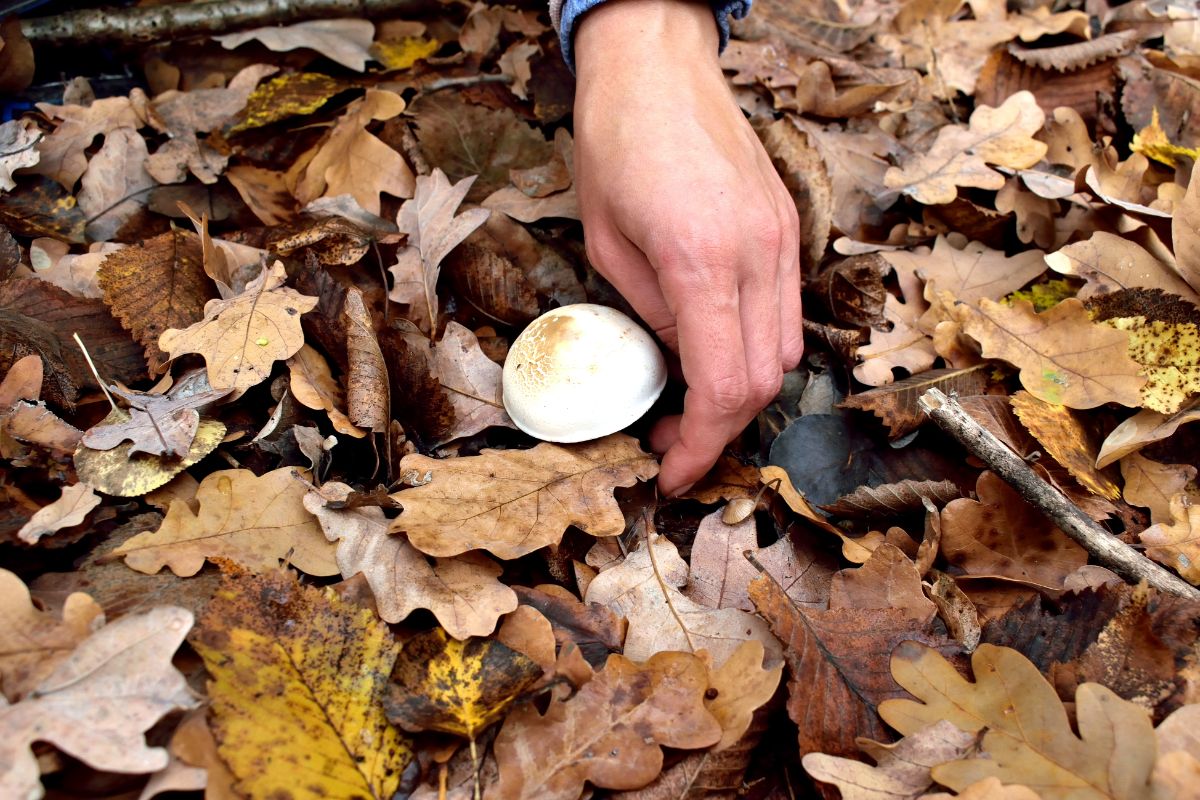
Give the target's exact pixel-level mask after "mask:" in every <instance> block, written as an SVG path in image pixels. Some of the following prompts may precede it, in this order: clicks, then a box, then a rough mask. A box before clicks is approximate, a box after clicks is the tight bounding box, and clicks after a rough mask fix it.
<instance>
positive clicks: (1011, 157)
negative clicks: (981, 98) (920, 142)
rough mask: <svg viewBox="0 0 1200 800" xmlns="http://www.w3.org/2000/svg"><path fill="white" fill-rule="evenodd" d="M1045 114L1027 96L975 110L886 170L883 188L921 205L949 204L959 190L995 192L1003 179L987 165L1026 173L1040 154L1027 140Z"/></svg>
mask: <svg viewBox="0 0 1200 800" xmlns="http://www.w3.org/2000/svg"><path fill="white" fill-rule="evenodd" d="M1045 121H1046V115H1045V114H1044V113H1043V112H1042V109H1041V108H1040V107H1039V106H1038V104H1037V100H1035V99H1034V97H1033V95H1032V94H1031V93H1030V92H1027V91H1020V92H1017V93H1016V94H1013V95H1011V96H1010V97H1009V98H1008V99H1007V100H1005V101H1004V103H1002V104H1001V105H1000V106H999V107H998V108H992V107H991V106H982V105H981V106H979V107H978V108H976V109H975V111H974V112H973V113H972V114H971V119H970V121H969V124H968V125H947V126H945V127H944V128H942V129H941V130H939V131H938V134H937V138H936V139H935V140H934V142H933V145H932V146H931V147H930V148H929V149H928V150H927V151H925V152H921V153H919V154H916V155H915V156H913V157H912V158H909V159H908V160H907V161H906V163H905V164H904V166H903V167H892V168H890V169H889V170H888V171H887V174H886V175H885V176H884V184H885V185H886V186H887V187H888V188H890V189H899V190H900V191H901V192H903V193H904V194H906V195H908V196H910V197H912V198H914V199H916V200H917V201H919V202H921V203H924V204H925V205H939V204H942V203H950V202H953V201H954V198H955V197H957V196H958V188H957V187H959V186H964V187H974V188H977V189H991V190H993V191H997V190H999V189H1002V188H1004V176H1003V175H1002V174H1000V173H999V172H997V171H996V170H994V169H992V168H991V167H990V166H988V165H989V164H990V165H994V166H999V167H1009V168H1011V169H1028V168H1029V167H1032V166H1033V165H1035V164H1037V163H1038V161H1040V160H1041V159H1042V156H1044V155H1045V154H1046V145H1045V143H1043V142H1039V141H1038V140H1036V139H1034V138H1033V136H1034V134H1036V133H1037V132H1038V131H1040V130H1041V128H1042V123H1044V122H1045Z"/></svg>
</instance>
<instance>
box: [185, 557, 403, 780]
mask: <svg viewBox="0 0 1200 800" xmlns="http://www.w3.org/2000/svg"><path fill="white" fill-rule="evenodd" d="M191 642H192V645H193V646H194V647H195V648H196V650H197V652H199V653H200V655H201V657H202V658H203V659H204V665H205V667H206V668H207V669H208V672H209V674H210V675H211V676H212V680H211V681H210V682H209V685H208V693H209V697H210V698H211V699H212V715H213V719H212V722H213V733H214V734H215V735H216V738H217V742H218V749H219V750H220V753H221V757H222V758H223V759H224V760H225V763H226V764H227V765H228V766H229V769H230V770H231V771H232V772H233V774H234V775H235V776H236V778H237V781H238V783H237V788H238V789H239V790H240V791H241V792H243V793H244V794H245V795H247V796H249V797H297V798H303V797H312V798H316V797H327V798H332V797H347V798H349V797H359V798H390V797H392V795H393V793H394V792H395V791H396V789H397V786H398V784H399V782H400V774H401V772H403V770H404V767H405V766H406V765H407V764H408V762H409V761H411V760H412V749H411V745H410V744H409V742H408V741H407V740H406V739H405V738H404V737H403V736H401V734H400V733H399V732H398V731H397V730H396V729H395V728H393V727H392V726H391V725H390V724H388V721H387V719H386V718H385V717H384V714H383V708H382V706H381V704H380V700H381V698H382V694H383V689H384V683H385V681H386V676H387V674H388V673H389V672H390V671H391V668H392V663H393V661H394V660H395V658H396V645H395V643H394V641H393V639H392V634H391V631H390V630H389V629H388V627H387V625H385V624H384V623H382V622H380V621H378V620H377V619H376V618H375V615H374V613H373V612H371V611H370V610H369V609H366V608H361V607H357V606H352V605H349V604H347V603H345V602H344V601H342V600H341V599H340V598H339V597H338V596H337V595H335V594H334V593H333V592H332V591H330V590H329V589H325V590H322V589H317V588H314V587H311V586H302V585H301V584H300V583H299V582H298V581H297V580H296V576H295V574H294V573H291V572H290V571H286V570H273V571H271V572H270V573H268V574H266V575H262V576H247V577H241V578H231V579H228V580H227V581H226V582H225V584H223V585H222V587H221V589H220V590H219V591H218V593H217V596H216V597H215V598H214V599H213V600H212V602H210V603H209V604H208V606H207V608H206V609H205V611H204V615H203V616H202V617H201V620H200V624H199V626H198V629H197V631H196V633H195V634H194V635H193V637H192V640H191Z"/></svg>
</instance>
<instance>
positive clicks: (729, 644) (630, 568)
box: [583, 536, 779, 667]
mask: <svg viewBox="0 0 1200 800" xmlns="http://www.w3.org/2000/svg"><path fill="white" fill-rule="evenodd" d="M652 538H653V542H654V545H653V546H654V554H653V556H654V561H651V560H650V559H651V554H650V551H649V550H648V549H647V547H646V545H645V543H644V542H643V543H642V544H641V545H640V546H639V547H638V549H636V550H634V551H632V552H631V553H629V555H627V556H626V557H625V559H624V560H623V561H622V562H621V563H620V564H618V565H616V566H614V567H610V568H609V569H606V570H604V571H603V572H601V573H600V574H599V575H597V576H596V577H595V578H594V579H593V580H592V582H591V583H590V584H588V589H587V594H586V595H584V598H583V599H584V600H585V601H586V602H588V603H599V604H601V605H603V606H607V607H608V608H610V609H611V610H613V611H614V612H616V613H617V614H620V615H621V616H623V617H625V618H626V619H627V620H629V632H628V633H627V634H626V636H625V650H624V652H625V655H626V656H628V657H629V658H632V659H636V660H637V661H645V660H646V659H647V658H649V657H650V656H652V655H654V654H655V653H661V652H663V651H666V650H684V651H694V650H699V649H701V648H703V649H705V650H708V652H709V654H710V655H711V656H712V661H713V664H715V665H716V666H718V667H720V666H721V665H723V664H724V663H725V661H726V659H728V658H730V657H731V656H732V655H733V653H734V652H735V651H736V650H737V648H738V647H739V646H740V645H741V644H742V642H744V641H747V640H751V639H756V640H758V641H760V642H762V644H763V646H764V647H765V648H766V649H767V652H768V654H769V655H770V659H769V661H770V663H772V664H773V663H774V662H775V660H776V659H777V658H779V643H778V642H777V641H775V638H774V637H773V636H771V633H770V631H768V630H767V626H766V624H765V623H764V622H763V621H762V620H761V619H759V618H757V617H756V616H754V615H753V614H750V613H747V612H745V611H741V610H739V609H736V608H722V609H710V608H705V607H704V606H702V605H700V604H698V603H696V602H694V601H693V600H690V599H689V598H688V597H686V596H685V595H684V594H683V593H682V592H680V591H679V587H680V586H683V585H684V584H685V582H686V581H687V574H688V567H687V564H686V563H684V561H683V559H682V558H680V557H679V551H678V550H677V549H676V548H675V545H674V544H672V543H671V541H670V540H669V539H667V538H666V537H663V536H653V537H652ZM656 565H657V569H656V568H655V567H656ZM668 598H669V600H668Z"/></svg>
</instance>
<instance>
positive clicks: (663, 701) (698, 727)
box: [493, 653, 721, 800]
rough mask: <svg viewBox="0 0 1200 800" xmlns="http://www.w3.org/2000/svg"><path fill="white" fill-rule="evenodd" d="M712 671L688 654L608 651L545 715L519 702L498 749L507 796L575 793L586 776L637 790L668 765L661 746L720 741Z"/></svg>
mask: <svg viewBox="0 0 1200 800" xmlns="http://www.w3.org/2000/svg"><path fill="white" fill-rule="evenodd" d="M707 688H708V676H707V674H706V673H705V669H704V665H703V664H702V663H701V662H700V661H699V660H698V659H697V658H696V657H695V656H693V655H691V654H689V653H660V654H658V655H656V656H654V657H652V658H651V659H650V660H649V661H647V662H646V663H645V664H644V665H643V666H640V667H639V666H637V665H636V664H634V663H633V662H631V661H629V660H628V659H626V658H625V657H623V656H619V655H613V656H610V657H609V659H608V662H607V663H606V664H605V666H604V669H602V670H601V671H600V672H598V673H597V674H596V677H595V678H593V679H592V680H591V681H589V682H588V683H587V684H585V685H584V687H583V688H582V689H580V690H579V692H577V693H576V694H575V696H574V697H572V698H571V699H570V700H567V701H562V700H552V701H551V703H550V708H549V709H548V710H547V712H546V713H545V714H544V715H541V714H538V712H537V710H536V709H535V708H534V707H533V706H532V705H528V704H526V705H522V706H519V707H518V708H516V709H515V710H514V711H513V712H512V713H511V714H509V716H508V719H507V720H505V723H504V727H503V728H502V729H501V731H500V735H499V736H497V737H496V741H495V743H494V744H493V748H494V750H495V752H496V759H497V761H498V762H499V764H500V783H499V785H498V787H497V794H498V796H499V797H503V798H505V800H521V799H522V798H539V800H574V798H576V797H578V796H579V794H580V792H581V791H582V790H583V784H584V782H585V781H587V782H590V783H591V784H593V785H594V786H597V787H601V788H606V789H636V788H638V787H640V786H643V785H645V784H647V783H649V782H650V781H651V780H653V779H654V777H655V776H656V775H657V774H658V773H659V770H661V769H662V747H675V748H680V749H694V748H698V747H707V746H709V745H712V744H715V743H716V742H717V741H718V740H720V738H721V726H720V725H719V724H718V723H717V720H716V719H715V718H714V717H713V716H712V714H710V713H709V712H708V711H707V710H706V709H705V707H704V704H703V699H704V692H705V690H706V689H707Z"/></svg>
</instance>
